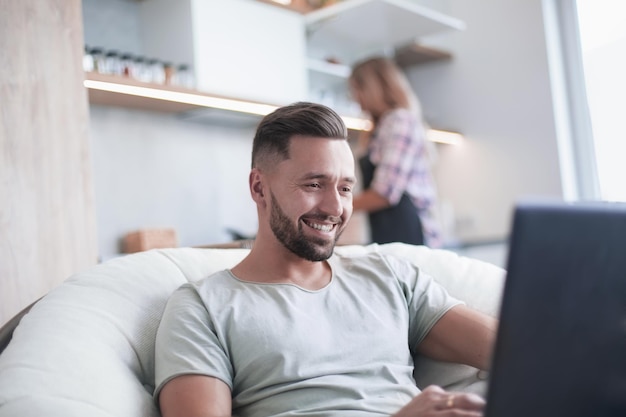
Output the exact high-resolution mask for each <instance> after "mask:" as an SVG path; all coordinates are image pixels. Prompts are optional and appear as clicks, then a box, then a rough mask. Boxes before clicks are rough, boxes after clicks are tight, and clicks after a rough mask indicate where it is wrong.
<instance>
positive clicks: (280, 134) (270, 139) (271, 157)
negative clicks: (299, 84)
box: [252, 102, 348, 168]
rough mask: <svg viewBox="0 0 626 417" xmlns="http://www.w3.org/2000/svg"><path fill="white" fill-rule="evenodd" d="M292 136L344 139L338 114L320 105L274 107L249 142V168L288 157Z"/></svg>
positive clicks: (345, 136) (266, 164) (346, 135)
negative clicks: (250, 150) (252, 140)
mask: <svg viewBox="0 0 626 417" xmlns="http://www.w3.org/2000/svg"><path fill="white" fill-rule="evenodd" d="M294 135H301V136H316V137H321V138H336V139H347V137H348V130H347V129H346V125H345V124H344V123H343V120H342V119H341V117H340V116H339V115H338V114H337V113H336V112H335V111H334V110H332V109H330V108H328V107H326V106H323V105H321V104H315V103H307V102H298V103H294V104H290V105H288V106H285V107H281V108H278V109H276V110H274V111H273V112H272V113H270V114H268V115H267V116H265V117H264V118H263V120H261V122H260V123H259V126H258V127H257V130H256V134H255V135H254V142H253V143H252V168H255V167H261V168H264V167H268V166H272V165H273V164H277V163H278V162H280V161H284V160H285V159H289V140H290V139H291V137H292V136H294Z"/></svg>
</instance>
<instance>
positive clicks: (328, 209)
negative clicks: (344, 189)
mask: <svg viewBox="0 0 626 417" xmlns="http://www.w3.org/2000/svg"><path fill="white" fill-rule="evenodd" d="M320 209H321V210H322V211H323V212H324V213H325V214H327V215H329V216H337V217H339V216H341V214H342V213H343V204H342V200H341V194H340V193H339V191H338V190H337V189H334V188H328V189H327V190H326V191H325V192H324V199H323V201H322V204H321V207H320Z"/></svg>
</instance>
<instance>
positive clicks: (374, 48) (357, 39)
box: [304, 0, 465, 65]
mask: <svg viewBox="0 0 626 417" xmlns="http://www.w3.org/2000/svg"><path fill="white" fill-rule="evenodd" d="M304 21H305V25H306V30H307V49H308V51H309V56H310V57H311V58H315V59H319V60H326V59H328V58H332V59H336V60H337V61H339V62H342V63H344V64H346V65H351V64H352V63H354V61H356V60H358V59H361V58H363V57H365V56H367V55H372V54H380V53H387V54H392V53H393V52H394V49H393V48H396V47H398V46H405V45H412V44H415V43H416V42H418V39H420V38H423V37H425V36H428V35H433V34H437V33H442V32H446V31H451V30H463V29H465V23H464V22H463V21H461V20H459V19H456V18H453V17H450V16H448V15H445V14H443V13H440V12H437V11H434V10H432V9H429V8H427V7H424V6H421V5H418V4H416V3H413V2H411V1H409V0H346V1H342V2H338V3H335V4H333V5H331V6H328V7H323V8H321V9H318V10H315V11H312V12H309V13H307V14H305V15H304ZM390 48H392V49H391V50H390ZM415 52H416V53H421V52H422V51H421V50H416V51H415ZM429 55H430V54H429Z"/></svg>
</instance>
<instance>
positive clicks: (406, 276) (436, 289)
mask: <svg viewBox="0 0 626 417" xmlns="http://www.w3.org/2000/svg"><path fill="white" fill-rule="evenodd" d="M388 261H389V263H390V264H391V266H392V268H393V269H394V270H395V271H396V274H397V277H398V280H399V281H400V284H401V286H402V288H403V291H404V293H405V297H406V300H407V307H408V310H409V346H410V348H411V353H412V354H415V349H416V348H417V346H418V345H419V344H420V343H421V342H422V340H424V338H425V337H426V335H427V334H428V333H429V332H430V330H431V329H432V327H433V326H434V325H435V323H437V321H438V320H439V319H440V318H441V317H443V315H444V314H446V313H447V312H448V311H449V310H450V309H451V308H452V307H455V306H457V305H460V304H464V303H463V302H462V301H460V300H458V299H456V298H454V297H452V296H451V295H450V294H448V292H447V291H446V289H445V288H444V287H443V286H441V285H440V284H439V283H437V282H436V281H435V280H434V279H433V277H432V276H430V275H429V274H427V273H425V272H424V271H422V270H421V269H419V268H418V267H417V266H415V265H413V264H412V263H411V262H409V261H406V260H404V259H399V258H396V257H393V256H389V257H388Z"/></svg>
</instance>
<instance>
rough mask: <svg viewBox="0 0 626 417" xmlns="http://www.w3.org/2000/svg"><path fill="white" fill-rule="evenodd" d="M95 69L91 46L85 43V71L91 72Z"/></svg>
mask: <svg viewBox="0 0 626 417" xmlns="http://www.w3.org/2000/svg"><path fill="white" fill-rule="evenodd" d="M93 70H94V62H93V55H91V48H90V47H88V46H87V45H85V49H84V53H83V71H87V72H91V71H93Z"/></svg>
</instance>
